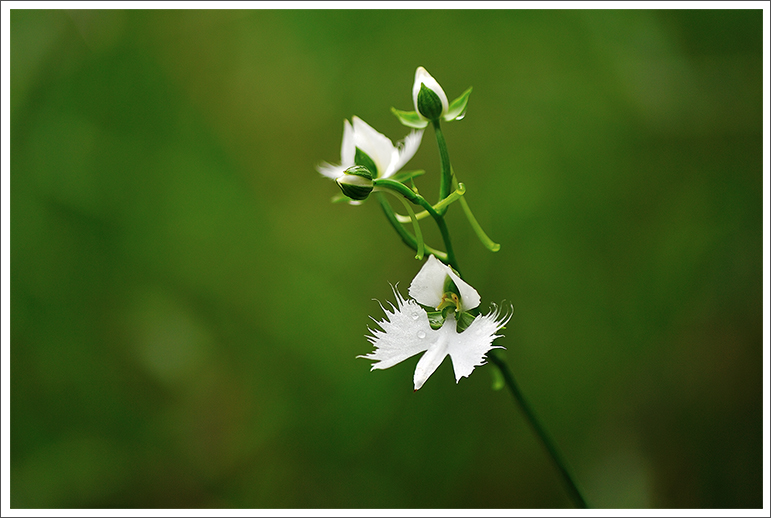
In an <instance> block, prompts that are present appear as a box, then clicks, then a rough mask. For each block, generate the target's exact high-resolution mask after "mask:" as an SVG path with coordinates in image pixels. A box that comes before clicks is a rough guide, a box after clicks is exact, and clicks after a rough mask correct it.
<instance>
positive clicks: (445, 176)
mask: <svg viewBox="0 0 771 518" xmlns="http://www.w3.org/2000/svg"><path fill="white" fill-rule="evenodd" d="M433 124H434V133H435V134H436V143H437V145H438V146H439V160H440V162H441V170H442V176H441V177H440V179H439V201H441V200H443V199H445V198H446V197H447V195H449V194H450V188H451V187H450V186H451V185H452V169H450V154H449V153H448V152H447V142H446V141H445V140H444V133H442V127H441V126H440V124H439V119H436V120H434V121H433ZM446 211H447V207H444V208H443V209H442V210H441V212H440V214H442V215H444V213H445V212H446Z"/></svg>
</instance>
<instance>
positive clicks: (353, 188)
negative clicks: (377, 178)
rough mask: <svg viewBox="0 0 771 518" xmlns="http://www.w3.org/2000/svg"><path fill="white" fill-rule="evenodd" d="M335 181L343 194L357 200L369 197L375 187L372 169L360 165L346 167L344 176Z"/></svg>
mask: <svg viewBox="0 0 771 518" xmlns="http://www.w3.org/2000/svg"><path fill="white" fill-rule="evenodd" d="M335 182H337V185H338V186H339V187H340V189H341V190H342V191H343V194H345V195H346V196H348V197H349V198H351V199H352V200H357V201H360V200H365V199H367V196H369V193H371V192H372V189H373V188H374V187H375V183H374V182H373V181H372V173H371V172H370V170H369V169H367V168H366V167H364V166H360V165H355V166H352V167H349V168H348V169H346V170H345V172H344V173H343V175H342V176H340V177H338V178H337V179H335Z"/></svg>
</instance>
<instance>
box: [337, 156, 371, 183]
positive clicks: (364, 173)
mask: <svg viewBox="0 0 771 518" xmlns="http://www.w3.org/2000/svg"><path fill="white" fill-rule="evenodd" d="M356 151H358V149H357V150H356ZM362 154H363V155H364V156H367V155H366V153H363V152H362ZM367 158H369V157H367ZM343 173H344V174H352V175H354V176H361V177H362V178H366V179H367V180H372V178H373V175H372V170H371V169H369V168H368V167H366V166H363V165H353V166H351V167H349V168H348V169H346V170H345V171H343Z"/></svg>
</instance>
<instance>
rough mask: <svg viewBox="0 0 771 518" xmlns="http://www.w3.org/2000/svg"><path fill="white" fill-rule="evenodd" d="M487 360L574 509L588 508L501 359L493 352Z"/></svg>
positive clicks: (553, 445) (549, 438)
mask: <svg viewBox="0 0 771 518" xmlns="http://www.w3.org/2000/svg"><path fill="white" fill-rule="evenodd" d="M487 358H488V359H489V360H490V361H491V362H492V363H494V364H495V366H496V367H498V369H500V371H501V374H503V379H504V380H505V381H506V385H507V386H508V387H509V390H510V391H511V394H512V395H513V396H514V399H515V400H516V401H517V403H519V406H520V408H521V409H522V411H523V412H524V413H525V417H527V419H528V421H529V422H530V425H531V426H532V427H533V430H534V431H535V434H536V435H537V436H538V437H539V438H540V439H541V443H542V444H543V445H544V447H545V448H546V451H548V452H549V455H551V458H552V460H553V461H554V464H555V465H556V467H557V470H558V471H559V472H560V474H561V475H562V479H563V481H564V483H565V486H566V487H567V490H568V493H570V497H571V498H572V499H573V502H574V503H575V505H576V507H578V508H581V509H587V508H588V506H587V505H586V500H585V499H584V497H583V495H582V494H581V491H580V490H579V489H578V486H577V485H576V483H575V481H574V480H573V476H572V475H571V474H570V471H569V470H568V466H567V463H566V462H565V460H564V459H563V458H562V455H560V452H559V450H558V449H557V446H556V445H555V444H554V440H553V439H552V438H551V436H550V435H549V433H548V432H547V431H546V428H544V427H543V426H542V425H541V423H540V421H538V418H537V417H536V416H535V412H534V411H533V408H532V407H531V406H530V404H529V403H528V402H527V400H526V399H525V396H524V395H523V394H522V391H521V390H519V386H518V385H517V382H516V381H514V375H513V374H512V373H511V370H510V369H509V366H508V365H507V364H506V362H505V361H504V360H503V359H501V358H500V357H499V356H498V355H496V354H495V353H494V352H491V353H490V354H488V355H487Z"/></svg>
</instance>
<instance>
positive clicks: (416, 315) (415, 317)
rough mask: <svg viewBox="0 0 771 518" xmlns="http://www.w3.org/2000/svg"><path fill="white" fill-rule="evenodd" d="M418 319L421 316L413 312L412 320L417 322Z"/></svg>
mask: <svg viewBox="0 0 771 518" xmlns="http://www.w3.org/2000/svg"><path fill="white" fill-rule="evenodd" d="M418 318H420V315H419V314H418V312H417V311H415V312H413V313H412V320H417V319H418Z"/></svg>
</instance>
